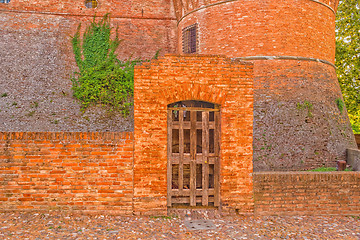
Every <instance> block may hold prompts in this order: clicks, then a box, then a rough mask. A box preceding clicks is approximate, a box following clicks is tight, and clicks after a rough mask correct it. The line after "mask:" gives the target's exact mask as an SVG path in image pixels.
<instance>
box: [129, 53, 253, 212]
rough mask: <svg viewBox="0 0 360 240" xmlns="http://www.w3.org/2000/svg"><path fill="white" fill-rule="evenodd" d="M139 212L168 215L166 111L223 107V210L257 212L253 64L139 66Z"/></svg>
mask: <svg viewBox="0 0 360 240" xmlns="http://www.w3.org/2000/svg"><path fill="white" fill-rule="evenodd" d="M134 86H135V87H134V90H135V91H134V126H135V127H134V134H135V136H134V138H135V141H134V142H135V146H134V148H135V151H134V212H135V214H140V213H141V214H166V212H167V151H168V148H167V141H168V139H167V127H168V124H167V118H168V112H167V106H168V104H170V103H173V102H177V101H181V100H184V99H187V100H199V101H206V102H212V103H216V104H221V119H220V123H221V138H220V139H219V140H220V144H221V152H220V155H221V159H220V161H221V168H220V175H221V177H220V184H221V190H220V196H221V197H220V199H219V202H220V203H219V205H221V206H222V210H227V209H228V210H230V211H234V210H235V209H236V210H237V211H239V212H249V211H253V184H252V177H251V173H252V131H253V129H252V126H253V65H252V63H250V62H242V61H237V60H236V61H233V60H231V59H229V58H226V57H223V56H203V55H187V56H176V55H166V56H165V57H163V58H160V59H158V60H153V61H151V62H150V63H147V64H144V65H142V66H138V67H136V69H135V82H134Z"/></svg>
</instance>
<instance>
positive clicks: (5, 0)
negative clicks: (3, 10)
mask: <svg viewBox="0 0 360 240" xmlns="http://www.w3.org/2000/svg"><path fill="white" fill-rule="evenodd" d="M9 2H10V0H0V3H9Z"/></svg>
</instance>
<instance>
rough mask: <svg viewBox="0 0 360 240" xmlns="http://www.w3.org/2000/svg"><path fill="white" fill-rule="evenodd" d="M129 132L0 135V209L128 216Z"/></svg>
mask: <svg viewBox="0 0 360 240" xmlns="http://www.w3.org/2000/svg"><path fill="white" fill-rule="evenodd" d="M132 166H133V133H69V132H68V133H40V132H38V133H35V132H33V133H32V132H27V133H23V132H17V133H4V132H2V133H0V210H1V211H6V210H70V211H83V212H92V211H96V212H101V211H103V210H104V211H105V210H106V212H107V213H111V214H132V197H133V184H132V179H133V169H132Z"/></svg>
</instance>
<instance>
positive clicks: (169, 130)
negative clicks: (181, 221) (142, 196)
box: [167, 110, 172, 207]
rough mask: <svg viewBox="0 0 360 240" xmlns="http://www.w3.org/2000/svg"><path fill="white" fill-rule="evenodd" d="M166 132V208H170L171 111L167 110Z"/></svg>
mask: <svg viewBox="0 0 360 240" xmlns="http://www.w3.org/2000/svg"><path fill="white" fill-rule="evenodd" d="M167 116H168V119H167V123H168V129H167V130H168V131H167V141H168V147H167V158H168V159H167V181H168V182H167V206H168V207H171V196H172V195H171V191H172V161H171V160H172V159H171V153H172V110H168V115H167Z"/></svg>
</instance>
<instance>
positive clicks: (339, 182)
mask: <svg viewBox="0 0 360 240" xmlns="http://www.w3.org/2000/svg"><path fill="white" fill-rule="evenodd" d="M253 176H254V198H255V214H262V215H284V214H293V215H296V214H341V215H359V214H360V188H359V185H360V173H359V172H331V173H330V172H327V173H321V172H320V173H316V172H284V173H279V172H274V173H269V172H264V173H254V174H253Z"/></svg>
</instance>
